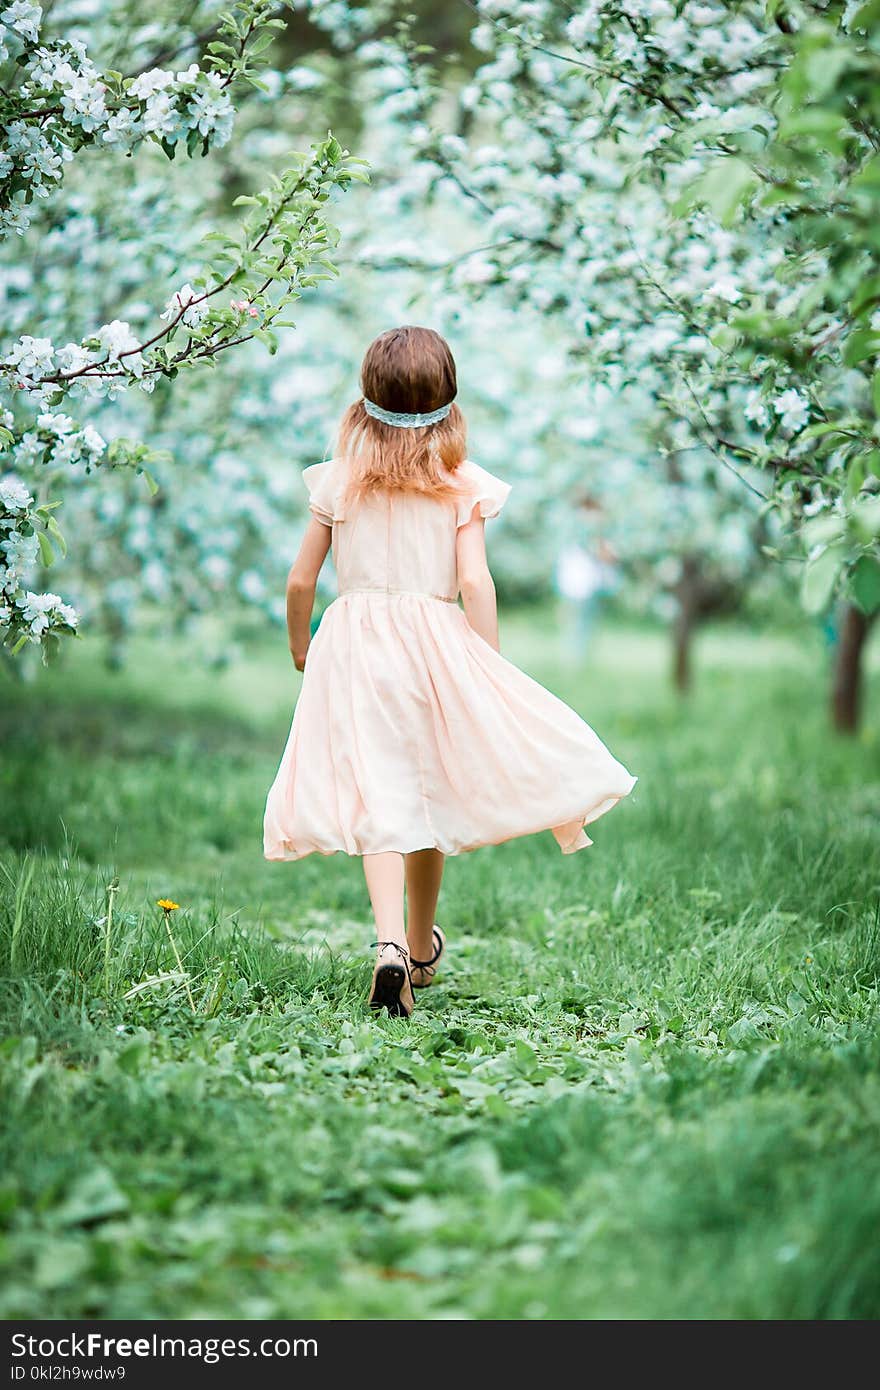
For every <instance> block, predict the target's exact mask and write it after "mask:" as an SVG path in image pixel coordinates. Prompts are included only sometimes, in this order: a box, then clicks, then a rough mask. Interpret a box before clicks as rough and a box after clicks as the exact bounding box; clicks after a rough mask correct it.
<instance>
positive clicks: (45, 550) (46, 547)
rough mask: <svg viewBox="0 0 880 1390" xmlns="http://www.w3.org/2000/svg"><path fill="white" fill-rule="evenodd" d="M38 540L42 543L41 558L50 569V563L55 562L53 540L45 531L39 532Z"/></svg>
mask: <svg viewBox="0 0 880 1390" xmlns="http://www.w3.org/2000/svg"><path fill="white" fill-rule="evenodd" d="M37 540H38V541H39V543H40V559H41V560H42V562H43V564H44V565H45V566H46V569H48V568H49V566H50V565H52V564H54V563H55V552H54V550H53V549H52V542H51V541H50V540H49V537H48V536H47V535H46V532H45V531H38V532H37Z"/></svg>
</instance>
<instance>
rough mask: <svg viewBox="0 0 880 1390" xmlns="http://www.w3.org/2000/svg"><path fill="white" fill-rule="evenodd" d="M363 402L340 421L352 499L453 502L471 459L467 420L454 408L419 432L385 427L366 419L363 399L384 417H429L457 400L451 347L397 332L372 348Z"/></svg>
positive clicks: (425, 332)
mask: <svg viewBox="0 0 880 1390" xmlns="http://www.w3.org/2000/svg"><path fill="white" fill-rule="evenodd" d="M361 390H362V391H363V396H362V397H361V398H360V400H357V401H355V403H354V404H353V405H350V406H349V407H348V410H347V411H346V412H345V414H344V415H343V417H342V422H341V424H340V426H339V439H338V446H337V454H338V455H339V456H340V457H341V458H344V459H345V460H346V461H347V463H348V466H349V480H348V485H347V492H348V494H349V496H353V497H358V496H361V497H363V496H365V495H366V494H367V493H370V492H377V491H380V490H394V491H399V492H419V493H424V494H426V495H427V496H430V497H436V498H444V499H445V498H450V497H453V496H456V495H457V494H458V492H459V489H458V488H456V486H455V483H454V482H453V481H451V480H450V479H449V477H448V476H447V477H445V478H444V476H443V473H442V472H441V469H442V470H445V472H446V474H447V475H448V474H454V473H455V471H456V469H457V468H458V466H459V464H461V463H462V462H463V461H464V459H465V456H466V448H467V440H466V428H465V422H464V416H463V415H462V413H461V411H460V409H459V408H458V406H457V405H454V404H453V406H452V409H451V410H450V412H449V414H448V415H447V416H446V419H445V420H440V421H438V423H437V424H435V425H422V426H420V427H418V428H416V429H401V428H400V427H398V426H395V425H386V424H383V422H382V421H381V420H375V419H373V417H372V416H371V415H368V414H367V412H366V409H365V408H364V397H366V399H367V400H369V401H372V402H373V404H374V405H378V406H381V407H382V408H383V410H393V411H398V412H405V413H407V414H410V413H411V414H419V415H423V414H427V413H428V412H429V411H432V410H439V409H440V407H441V406H443V405H447V404H448V403H449V402H450V401H452V400H453V398H454V396H455V393H456V390H457V382H456V376H455V361H454V359H453V356H452V353H451V352H450V350H449V344H448V343H447V342H446V340H445V338H441V337H440V334H439V333H435V332H434V330H433V329H432V328H416V327H413V326H410V325H407V326H405V327H403V328H391V329H389V330H388V332H387V333H380V335H379V337H378V338H376V339H375V341H374V342H372V343H371V344H370V346H369V347H368V348H367V351H366V355H365V357H364V360H363V364H362V366H361Z"/></svg>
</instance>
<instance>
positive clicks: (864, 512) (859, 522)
mask: <svg viewBox="0 0 880 1390" xmlns="http://www.w3.org/2000/svg"><path fill="white" fill-rule="evenodd" d="M852 516H853V520H854V521H855V523H856V529H857V530H858V531H859V532H861V534H862V536H863V537H864V538H865V540H867V541H870V540H873V539H874V537H875V536H880V496H874V497H866V498H864V499H863V500H862V499H859V500H858V501H857V502H854V503H853V509H852Z"/></svg>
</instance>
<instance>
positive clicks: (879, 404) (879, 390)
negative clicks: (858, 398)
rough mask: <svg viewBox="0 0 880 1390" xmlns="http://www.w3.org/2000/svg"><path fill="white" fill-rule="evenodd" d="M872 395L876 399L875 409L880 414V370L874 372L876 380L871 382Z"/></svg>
mask: <svg viewBox="0 0 880 1390" xmlns="http://www.w3.org/2000/svg"><path fill="white" fill-rule="evenodd" d="M871 396H872V398H873V401H874V409H875V410H876V412H877V414H878V415H880V372H875V373H874V380H873V381H872V382H871Z"/></svg>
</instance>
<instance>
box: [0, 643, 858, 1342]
mask: <svg viewBox="0 0 880 1390" xmlns="http://www.w3.org/2000/svg"><path fill="white" fill-rule="evenodd" d="M506 649H507V651H508V653H509V654H510V655H512V656H513V657H514V659H516V660H518V661H519V662H520V663H521V664H523V665H526V666H527V667H528V668H529V669H530V670H532V671H533V673H534V674H536V675H537V676H538V677H539V678H540V679H542V680H544V681H545V682H546V683H548V684H550V685H552V686H553V688H555V689H557V690H558V691H559V693H560V694H562V695H563V696H564V697H565V698H567V699H568V700H569V701H570V702H571V703H573V704H574V705H576V706H577V707H578V708H579V709H581V710H582V712H583V713H584V714H585V716H586V717H587V718H588V719H589V720H590V722H591V723H593V725H594V726H595V727H596V728H597V730H598V731H599V732H600V733H601V735H602V736H603V737H604V738H605V739H606V740H607V742H608V743H609V744H610V746H611V748H612V749H613V751H614V752H615V753H616V754H617V755H618V756H620V757H621V758H622V759H623V760H624V761H625V762H626V763H627V765H628V766H629V767H630V768H631V769H632V770H633V771H634V772H636V773H638V775H639V777H640V779H641V780H640V782H639V784H638V787H637V789H636V791H635V793H634V795H633V796H632V798H630V800H629V801H628V802H627V803H626V804H625V805H623V806H622V807H621V808H619V809H618V810H616V811H615V812H613V813H612V814H611V815H610V816H609V817H607V818H606V819H604V820H603V821H601V822H600V823H599V824H598V825H597V826H596V827H595V830H594V838H595V841H596V844H595V847H594V848H593V849H591V850H588V851H586V852H584V853H583V854H580V855H574V856H570V857H563V856H562V855H560V854H559V851H558V849H557V848H556V845H555V842H554V841H553V840H552V837H551V836H550V835H549V834H545V835H543V836H539V837H533V838H531V839H528V840H522V841H518V842H515V843H512V844H509V845H505V846H501V847H499V848H497V849H487V850H480V851H478V852H477V853H475V854H472V855H467V856H462V857H461V858H459V859H456V860H452V861H450V863H449V865H448V867H447V880H446V884H445V887H444V897H443V901H442V910H441V913H440V920H441V921H442V922H443V924H444V925H445V926H446V928H447V930H448V932H449V937H450V950H449V962H448V965H447V966H446V968H445V969H444V971H443V974H442V979H441V981H440V983H439V984H438V985H437V986H436V987H435V988H434V989H432V990H430V991H427V992H425V993H422V994H420V996H419V998H418V1009H417V1013H416V1015H415V1016H414V1017H413V1019H412V1020H411V1021H410V1022H408V1023H407V1022H404V1021H402V1020H394V1019H388V1018H386V1017H382V1018H379V1019H376V1018H374V1017H372V1016H370V1014H369V1011H368V1009H367V1008H366V1006H365V995H366V990H367V985H368V982H369V977H370V963H369V955H370V953H369V951H368V949H367V944H368V943H369V941H370V940H371V939H372V932H371V927H370V923H369V919H368V911H367V902H366V895H365V891H364V888H363V883H362V877H361V870H360V865H359V863H358V862H357V861H356V860H349V859H347V858H345V857H344V856H341V855H337V856H335V857H333V858H319V857H313V858H311V859H307V860H305V861H303V862H302V863H299V864H295V865H268V864H266V863H264V862H263V860H262V858H261V854H260V822H261V814H262V805H263V798H264V796H265V791H266V788H267V787H268V784H269V782H270V780H271V778H272V776H273V774H274V770H275V766H276V763H277V759H278V757H279V756H280V752H281V747H282V745H283V741H284V737H285V735H286V730H287V724H288V721H289V715H290V704H291V702H292V699H293V697H294V694H295V691H296V684H297V678H296V677H295V675H294V673H293V672H292V670H291V669H290V667H289V665H288V663H287V660H286V653H285V652H284V650H283V641H282V642H280V643H279V644H278V646H276V647H275V648H272V649H270V648H268V647H267V648H264V649H260V650H258V651H255V652H253V653H251V654H250V655H249V656H248V657H247V658H246V660H244V662H243V663H242V664H240V665H237V666H235V667H233V668H232V669H230V670H228V671H226V672H224V673H212V672H206V671H204V670H202V669H201V668H199V667H198V665H196V664H194V663H193V662H192V661H191V660H190V659H189V656H188V654H187V652H186V650H185V648H183V647H180V648H174V647H172V648H159V647H153V646H148V645H144V646H142V647H136V648H135V651H134V652H133V659H132V665H131V667H130V668H129V670H128V671H126V672H123V673H121V674H120V673H117V674H108V673H107V672H106V671H105V670H104V669H103V668H102V667H101V666H100V664H98V662H97V658H96V655H95V653H94V651H93V650H92V648H91V647H90V646H89V644H88V643H83V644H82V645H80V646H78V648H77V650H76V652H75V653H74V654H73V656H72V658H71V659H69V660H68V662H67V663H66V664H65V665H64V666H63V667H62V668H60V669H57V670H52V671H50V672H48V673H46V674H43V675H41V676H40V677H39V679H38V681H37V683H36V684H35V685H32V686H17V685H15V684H13V683H5V684H4V687H3V696H4V698H3V702H2V710H0V728H2V734H3V741H4V747H5V752H4V756H3V760H2V766H0V846H2V850H0V882H2V885H3V891H2V893H0V971H2V981H0V1016H2V1031H3V1036H4V1037H5V1039H6V1040H5V1042H3V1043H2V1044H0V1076H2V1080H0V1088H2V1093H0V1106H2V1113H3V1116H4V1122H3V1126H2V1138H0V1269H2V1281H0V1285H2V1292H0V1315H2V1316H4V1317H7V1318H10V1317H85V1316H96V1317H113V1318H124V1317H153V1316H166V1317H194V1316H214V1317H247V1318H256V1317H264V1316H275V1317H279V1316H280V1317H295V1316H301V1317H309V1316H316V1317H352V1318H358V1317H362V1318H363V1317H369V1318H383V1317H389V1318H396V1317H460V1316H465V1317H472V1318H505V1317H512V1318H538V1319H540V1318H545V1317H565V1318H572V1317H574V1318H580V1317H625V1318H627V1317H649V1318H666V1317H699V1318H702V1317H747V1318H812V1317H821V1318H851V1317H876V1316H877V1315H878V1313H880V1246H878V1242H877V1239H876V1232H877V1228H878V1222H880V1163H878V1157H877V1139H876V1136H877V1128H878V1124H880V1042H878V1032H877V1004H878V995H877V990H878V975H880V919H878V886H880V884H878V880H880V857H878V854H877V838H876V836H877V812H878V807H880V722H878V715H877V709H878V697H880V681H878V677H877V674H876V672H875V673H874V674H873V676H872V690H871V692H870V698H869V705H868V708H869V717H868V720H867V723H866V727H865V730H864V731H863V733H862V734H861V735H860V736H859V737H858V738H857V739H855V740H845V739H839V738H835V737H834V736H833V735H832V734H831V732H830V731H829V728H828V725H827V721H826V715H825V686H826V671H825V665H826V658H825V656H824V653H823V651H822V647H821V642H820V639H819V637H818V636H817V635H815V634H813V633H812V632H811V631H806V632H805V633H803V634H802V635H800V636H797V635H791V634H789V635H785V636H774V635H768V634H764V635H761V636H754V635H750V634H748V633H747V632H744V631H743V630H741V629H737V628H719V629H717V630H715V631H713V632H710V633H708V634H707V635H706V636H705V637H704V638H703V639H702V642H701V645H700V651H699V654H698V662H699V667H700V678H699V684H698V688H697V690H696V691H695V693H694V695H693V696H692V698H691V699H690V701H689V702H687V703H686V704H681V703H680V702H678V701H677V700H676V699H675V698H674V697H673V695H672V694H671V692H670V691H669V690H668V688H667V684H666V680H665V668H666V660H667V652H666V646H665V642H664V639H663V637H662V635H661V634H655V633H651V632H635V631H629V632H628V631H623V630H621V631H614V632H609V633H606V634H604V635H603V636H602V639H601V641H600V643H599V645H598V647H597V649H596V651H595V653H594V655H593V657H592V658H591V661H590V664H589V666H588V667H587V668H586V669H583V670H574V671H572V670H565V669H564V668H563V667H561V666H560V665H559V664H558V662H557V660H556V654H555V650H554V640H553V637H552V633H551V632H550V631H549V630H548V628H547V627H546V625H544V624H539V623H537V621H536V620H535V619H532V620H531V621H527V620H525V619H523V620H520V621H519V622H511V623H509V624H508V625H507V630H506ZM114 875H118V877H119V889H118V892H117V893H116V894H114V900H113V917H112V921H111V924H110V934H109V938H108V935H107V923H106V909H107V891H106V890H107V885H108V884H109V883H110V882H111V880H112V879H113V877H114ZM164 895H170V896H172V897H174V898H175V899H176V901H177V902H179V903H180V904H182V909H181V911H180V912H178V913H176V914H175V915H174V918H173V922H172V925H173V930H174V934H175V940H176V944H177V946H178V949H179V951H180V953H181V955H182V958H183V961H184V964H185V967H186V969H187V971H188V973H189V977H190V981H191V988H192V992H193V997H194V1001H195V1004H196V1014H195V1015H193V1014H192V1012H191V1010H190V1006H189V1002H188V999H187V995H186V992H185V989H184V988H183V985H182V983H181V982H180V980H179V979H178V978H177V976H176V973H175V972H176V965H175V960H174V954H173V951H172V946H171V943H170V942H169V940H168V937H167V934H166V933H165V930H164V927H163V923H162V918H161V914H160V913H159V911H158V909H157V908H156V906H155V900H156V898H158V897H160V896H164ZM157 976H160V977H161V976H169V977H170V978H166V979H160V980H159V981H158V982H154V983H152V984H148V985H147V986H146V987H145V988H143V989H142V990H140V991H139V992H136V993H134V994H131V995H130V996H129V997H128V998H126V995H127V994H129V991H130V990H132V989H133V988H134V987H135V986H137V985H138V984H140V983H142V982H144V981H149V980H150V979H151V977H157Z"/></svg>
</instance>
